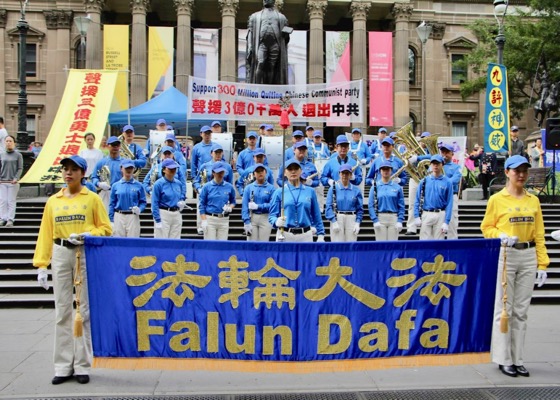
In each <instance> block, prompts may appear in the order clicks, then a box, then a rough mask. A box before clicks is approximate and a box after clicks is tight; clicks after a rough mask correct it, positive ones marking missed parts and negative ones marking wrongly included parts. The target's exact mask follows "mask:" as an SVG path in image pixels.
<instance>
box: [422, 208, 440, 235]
mask: <svg viewBox="0 0 560 400" xmlns="http://www.w3.org/2000/svg"><path fill="white" fill-rule="evenodd" d="M444 222H445V211H439V212H433V211H423V212H422V227H421V228H420V240H436V239H437V240H441V239H444V238H445V235H444V234H443V233H442V232H441V226H442V225H443V223H444Z"/></svg>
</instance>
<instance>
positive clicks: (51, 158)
mask: <svg viewBox="0 0 560 400" xmlns="http://www.w3.org/2000/svg"><path fill="white" fill-rule="evenodd" d="M117 74H118V72H117V71H104V70H87V69H72V70H70V74H69V75H68V81H67V82H66V88H65V89H64V95H63V96H62V100H61V102H60V105H59V106H58V111H57V113H56V116H55V118H54V122H53V124H52V126H51V130H50V132H49V136H47V140H46V141H45V144H44V146H43V150H41V152H40V153H39V156H38V157H37V159H36V160H35V162H34V163H33V165H32V166H31V168H30V169H29V171H28V172H27V174H25V176H24V177H23V178H22V179H21V182H22V183H52V182H54V183H58V182H62V166H61V165H60V160H62V159H63V158H66V157H70V156H71V155H74V154H78V153H79V152H80V150H81V149H82V148H85V146H86V144H85V140H84V136H85V134H86V133H87V132H93V133H94V134H95V141H96V142H95V147H99V144H100V143H101V138H102V137H103V131H104V129H105V124H106V123H107V117H108V116H109V107H110V106H111V100H112V99H113V94H114V92H115V83H116V82H117Z"/></svg>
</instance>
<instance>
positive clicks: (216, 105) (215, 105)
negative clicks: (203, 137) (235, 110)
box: [208, 100, 222, 114]
mask: <svg viewBox="0 0 560 400" xmlns="http://www.w3.org/2000/svg"><path fill="white" fill-rule="evenodd" d="M221 113H222V100H208V114H221Z"/></svg>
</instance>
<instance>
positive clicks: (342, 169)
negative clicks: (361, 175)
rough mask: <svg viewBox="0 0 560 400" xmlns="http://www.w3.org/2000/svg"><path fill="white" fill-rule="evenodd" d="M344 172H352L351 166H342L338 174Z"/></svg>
mask: <svg viewBox="0 0 560 400" xmlns="http://www.w3.org/2000/svg"><path fill="white" fill-rule="evenodd" d="M344 171H348V172H352V166H351V165H350V164H342V165H341V166H340V169H339V170H338V172H339V173H342V172H344Z"/></svg>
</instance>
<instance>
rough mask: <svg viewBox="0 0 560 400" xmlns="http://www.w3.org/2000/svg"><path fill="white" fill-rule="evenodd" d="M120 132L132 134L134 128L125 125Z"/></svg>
mask: <svg viewBox="0 0 560 400" xmlns="http://www.w3.org/2000/svg"><path fill="white" fill-rule="evenodd" d="M122 131H123V132H126V131H132V132H134V127H133V126H132V125H125V126H123V128H122Z"/></svg>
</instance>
